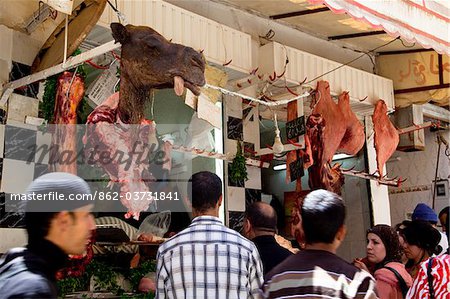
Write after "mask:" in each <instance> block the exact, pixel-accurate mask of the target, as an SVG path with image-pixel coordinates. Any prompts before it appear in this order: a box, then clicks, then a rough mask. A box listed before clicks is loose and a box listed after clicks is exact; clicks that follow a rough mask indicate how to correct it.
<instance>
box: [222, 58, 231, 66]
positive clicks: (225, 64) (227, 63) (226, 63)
mask: <svg viewBox="0 0 450 299" xmlns="http://www.w3.org/2000/svg"><path fill="white" fill-rule="evenodd" d="M232 61H233V59H230V61H228V62H225V63H224V64H222V65H223V66H227V65H229V64H230V63H231V62H232Z"/></svg>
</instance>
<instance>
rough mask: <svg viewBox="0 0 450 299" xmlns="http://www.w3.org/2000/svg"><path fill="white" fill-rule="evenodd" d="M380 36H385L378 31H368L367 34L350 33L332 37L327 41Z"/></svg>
mask: <svg viewBox="0 0 450 299" xmlns="http://www.w3.org/2000/svg"><path fill="white" fill-rule="evenodd" d="M380 34H387V33H386V32H385V31H383V30H379V31H369V32H358V33H350V34H342V35H334V36H329V37H328V39H329V40H339V39H349V38H357V37H363V36H371V35H380Z"/></svg>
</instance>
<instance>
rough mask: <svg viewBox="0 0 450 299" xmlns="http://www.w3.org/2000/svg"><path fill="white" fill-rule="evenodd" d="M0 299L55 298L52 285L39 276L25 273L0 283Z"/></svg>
mask: <svg viewBox="0 0 450 299" xmlns="http://www.w3.org/2000/svg"><path fill="white" fill-rule="evenodd" d="M0 294H2V298H55V296H56V293H55V292H54V291H53V288H52V284H51V283H50V281H48V279H46V278H44V277H43V276H41V275H38V274H35V273H31V272H27V273H24V272H22V273H20V274H18V275H16V276H13V277H10V278H9V279H6V280H3V281H2V282H0Z"/></svg>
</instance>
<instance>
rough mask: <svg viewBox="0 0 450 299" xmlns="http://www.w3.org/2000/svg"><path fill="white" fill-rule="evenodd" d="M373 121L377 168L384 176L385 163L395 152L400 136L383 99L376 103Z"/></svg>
mask: <svg viewBox="0 0 450 299" xmlns="http://www.w3.org/2000/svg"><path fill="white" fill-rule="evenodd" d="M372 122H373V131H374V146H375V152H376V154H377V170H378V174H379V175H380V177H382V176H383V168H384V165H385V164H386V161H387V160H389V158H390V157H391V156H392V154H393V153H394V152H395V150H396V148H397V145H398V142H399V141H400V137H399V134H398V131H397V129H396V128H395V127H394V125H393V124H392V122H391V120H390V119H389V117H388V115H387V106H386V103H385V102H384V101H383V100H378V102H377V103H376V104H375V110H374V111H373V115H372Z"/></svg>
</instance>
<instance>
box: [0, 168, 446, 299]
mask: <svg viewBox="0 0 450 299" xmlns="http://www.w3.org/2000/svg"><path fill="white" fill-rule="evenodd" d="M191 182H192V191H191V193H190V196H189V197H190V200H191V201H190V202H191V205H192V214H193V220H192V222H191V224H190V225H189V226H188V227H187V228H186V229H184V230H182V231H180V232H179V233H178V234H176V235H175V236H173V237H172V238H170V239H169V240H168V241H166V242H164V243H163V244H162V245H161V246H160V247H159V249H158V253H157V256H156V261H157V269H156V277H155V286H156V298H382V299H384V298H393V299H396V298H432V299H433V298H450V284H449V277H450V257H449V252H448V237H449V236H448V234H449V229H448V227H449V226H448V225H449V217H448V214H449V209H448V207H447V208H445V209H444V210H442V212H441V213H440V214H439V217H438V215H436V213H435V212H434V211H433V210H432V209H431V208H430V207H428V206H427V205H425V204H419V205H417V207H416V208H415V210H414V212H413V215H412V220H411V221H403V222H402V223H400V224H398V225H396V226H395V227H391V226H389V225H384V224H378V225H375V226H374V227H372V228H371V229H369V230H368V231H367V247H366V249H367V253H366V256H365V257H358V258H355V260H354V261H353V262H352V263H349V262H347V261H345V260H344V259H342V258H340V257H339V256H338V255H337V254H336V252H337V249H338V248H339V246H340V245H341V244H342V243H343V242H344V239H345V236H346V233H347V228H346V226H345V218H346V207H345V204H344V201H343V200H342V198H341V197H339V196H338V195H336V194H334V193H332V192H329V191H326V190H315V191H312V192H310V193H309V194H308V195H307V196H306V198H305V199H304V201H303V203H302V206H301V209H300V218H301V219H300V221H301V229H302V235H303V237H304V240H303V241H304V244H305V245H304V246H302V247H303V248H302V249H301V250H300V251H298V252H297V253H295V254H294V253H293V252H292V250H288V249H287V248H285V246H281V245H280V244H279V242H277V239H276V233H277V214H276V212H275V211H274V209H273V208H272V207H271V206H270V205H269V204H266V203H263V202H256V203H254V204H252V205H251V206H250V207H249V208H248V209H247V211H246V213H245V219H244V224H243V231H242V234H240V233H238V232H237V231H235V230H232V229H230V228H228V227H226V226H225V225H224V224H223V223H222V222H221V221H220V220H219V208H220V206H221V204H222V182H221V180H220V178H219V177H218V176H217V175H215V174H213V173H211V172H206V171H204V172H199V173H196V174H194V175H193V176H192V178H191ZM50 191H58V192H60V193H72V194H74V193H75V194H78V193H81V194H86V193H90V190H89V186H88V185H87V183H86V182H85V181H83V180H82V179H81V178H79V177H77V176H75V175H71V174H66V173H50V174H46V175H44V176H41V177H39V178H37V179H36V180H35V181H33V183H32V184H31V185H30V187H29V188H28V190H27V192H34V193H42V194H45V193H48V192H50ZM74 204H75V202H74ZM91 209H92V205H91V204H88V205H86V204H85V203H83V202H78V203H77V204H75V205H73V206H71V207H70V208H68V207H67V206H65V207H61V210H55V211H54V212H40V213H36V212H35V211H30V210H27V212H26V213H25V222H26V229H27V232H28V245H27V247H26V248H15V249H11V250H10V251H9V252H8V253H7V254H6V255H5V256H4V257H2V259H1V260H0V298H57V289H56V278H55V277H56V272H57V271H58V269H59V268H61V267H62V266H63V265H64V262H65V260H66V259H67V256H68V255H69V254H81V253H82V252H83V251H84V250H85V249H86V245H87V243H88V242H89V240H90V237H91V233H92V230H94V229H95V222H94V219H93V217H92V214H91V213H90V211H91ZM439 221H440V225H441V226H442V230H443V232H444V234H441V233H440V232H439V231H438V230H437V229H436V226H437V225H438V222H439ZM294 252H295V251H294Z"/></svg>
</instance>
